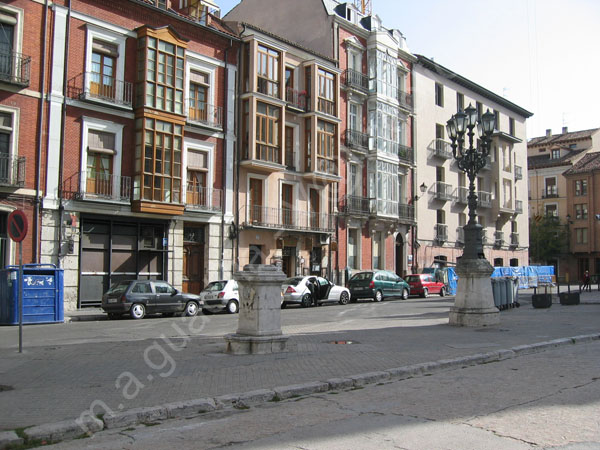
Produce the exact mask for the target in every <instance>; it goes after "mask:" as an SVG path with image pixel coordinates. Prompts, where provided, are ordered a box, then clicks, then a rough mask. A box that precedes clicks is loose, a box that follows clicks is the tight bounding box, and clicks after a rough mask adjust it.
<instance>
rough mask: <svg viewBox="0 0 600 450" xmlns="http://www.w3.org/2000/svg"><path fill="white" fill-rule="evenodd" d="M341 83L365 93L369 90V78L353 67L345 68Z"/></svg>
mask: <svg viewBox="0 0 600 450" xmlns="http://www.w3.org/2000/svg"><path fill="white" fill-rule="evenodd" d="M342 85H344V86H346V87H349V88H350V89H355V90H357V91H359V92H363V93H365V94H366V93H368V92H369V78H368V77H367V76H366V75H365V74H363V73H361V72H359V71H357V70H354V69H346V71H345V72H344V73H343V74H342Z"/></svg>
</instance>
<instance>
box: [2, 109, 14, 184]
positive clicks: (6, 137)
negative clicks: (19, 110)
mask: <svg viewBox="0 0 600 450" xmlns="http://www.w3.org/2000/svg"><path fill="white" fill-rule="evenodd" d="M13 140H14V134H13V114H11V113H10V112H4V111H0V182H2V183H7V184H12V170H11V169H12V159H13V158H12V156H11V154H12V149H13Z"/></svg>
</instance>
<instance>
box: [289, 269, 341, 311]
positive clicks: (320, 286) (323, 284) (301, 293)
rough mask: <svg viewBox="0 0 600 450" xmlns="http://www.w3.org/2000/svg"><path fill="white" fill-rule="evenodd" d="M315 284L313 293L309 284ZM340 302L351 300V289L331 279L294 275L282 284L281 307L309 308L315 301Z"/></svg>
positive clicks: (319, 302)
mask: <svg viewBox="0 0 600 450" xmlns="http://www.w3.org/2000/svg"><path fill="white" fill-rule="evenodd" d="M310 283H312V284H313V288H312V293H311V288H310V287H309V284H310ZM315 297H316V302H317V304H323V303H327V302H338V303H339V304H340V305H347V304H348V303H349V302H350V291H349V290H348V289H347V288H345V287H343V286H337V285H335V284H333V283H332V282H331V281H329V280H327V279H325V278H323V277H317V276H308V277H292V278H288V279H287V280H285V282H284V283H283V284H282V285H281V307H282V308H285V307H286V306H287V305H301V306H302V307H303V308H307V307H309V306H310V305H312V304H313V303H314V301H313V300H314V299H315Z"/></svg>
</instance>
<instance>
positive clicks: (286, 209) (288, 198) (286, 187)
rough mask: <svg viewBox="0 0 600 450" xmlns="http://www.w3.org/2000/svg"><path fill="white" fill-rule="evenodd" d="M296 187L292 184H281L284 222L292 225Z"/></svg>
mask: <svg viewBox="0 0 600 450" xmlns="http://www.w3.org/2000/svg"><path fill="white" fill-rule="evenodd" d="M293 192H294V187H293V186H292V185H291V184H282V185H281V214H282V221H281V222H282V224H283V225H287V226H291V225H292V224H293V217H292V215H293V212H292V210H293V208H294V197H293V196H294V194H293Z"/></svg>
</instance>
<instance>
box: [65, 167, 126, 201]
mask: <svg viewBox="0 0 600 450" xmlns="http://www.w3.org/2000/svg"><path fill="white" fill-rule="evenodd" d="M63 195H64V196H65V198H72V199H75V200H106V201H114V202H129V201H131V177H123V176H120V175H112V174H106V173H101V172H95V171H90V172H79V173H76V174H74V175H73V176H71V177H69V178H67V179H66V180H65V182H64V183H63Z"/></svg>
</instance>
